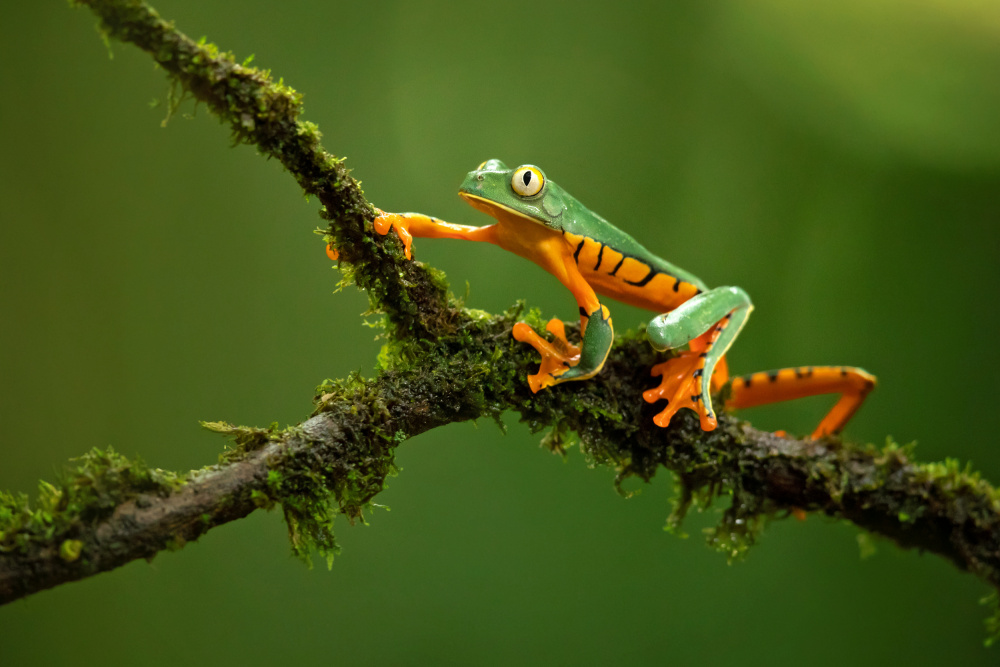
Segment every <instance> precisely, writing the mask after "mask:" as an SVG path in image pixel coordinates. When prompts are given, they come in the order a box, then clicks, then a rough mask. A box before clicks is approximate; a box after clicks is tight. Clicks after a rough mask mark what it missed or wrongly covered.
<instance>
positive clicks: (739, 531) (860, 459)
mask: <svg viewBox="0 0 1000 667" xmlns="http://www.w3.org/2000/svg"><path fill="white" fill-rule="evenodd" d="M517 313H518V310H513V311H511V312H509V313H506V314H504V315H501V316H496V317H491V318H484V319H480V320H469V321H468V322H467V324H465V325H463V326H461V327H459V328H458V329H457V330H456V331H455V332H454V333H453V334H452V335H449V336H443V337H441V338H440V339H439V340H438V341H437V342H436V343H435V344H433V345H427V344H425V345H422V346H421V354H420V355H418V356H416V357H415V358H414V359H413V360H412V361H409V362H404V361H401V360H400V361H398V363H397V364H396V365H395V366H394V367H391V368H388V369H385V370H384V371H383V372H382V373H381V374H380V375H379V377H378V378H376V379H373V380H369V381H362V380H360V379H354V380H350V381H347V382H340V383H330V384H329V385H326V386H324V387H321V393H320V395H319V396H318V397H317V400H316V413H315V414H314V416H313V417H311V418H310V419H308V420H306V421H304V422H303V423H302V424H300V425H298V426H295V427H292V428H289V429H286V430H285V431H282V432H277V431H265V430H257V431H254V430H250V429H235V428H233V429H225V428H222V427H220V426H219V425H213V429H214V430H220V428H222V430H229V431H230V432H232V433H233V434H235V435H241V434H242V435H247V434H249V435H248V437H245V438H242V444H241V445H240V447H238V448H237V449H236V450H234V451H233V452H231V453H229V454H227V455H226V457H225V458H226V459H227V462H226V463H224V464H221V465H218V466H213V467H210V468H207V469H203V470H200V471H195V472H192V473H189V474H188V475H187V476H185V477H182V478H181V477H176V478H174V477H172V478H171V479H173V480H175V481H173V482H172V483H171V484H168V485H163V484H161V485H160V486H158V487H156V488H153V489H146V490H145V492H142V493H133V494H131V495H130V497H124V498H122V497H116V498H115V502H113V503H108V502H106V500H107V497H108V496H107V495H106V494H97V495H94V496H93V497H92V498H91V500H90V501H89V504H82V505H81V504H79V503H72V501H70V504H71V505H72V506H73V507H74V509H73V510H72V512H74V513H75V516H71V517H67V516H62V517H60V521H59V522H58V524H59V525H60V526H63V527H64V528H63V530H62V531H61V532H58V533H56V534H51V535H48V534H37V535H33V536H32V539H28V540H21V541H20V542H18V541H17V540H15V539H13V538H15V537H16V534H11V533H9V532H8V533H7V535H6V536H5V537H3V538H2V539H0V550H2V551H3V553H0V602H8V601H10V600H13V599H17V598H19V597H23V596H24V595H28V594H30V593H32V592H35V591H38V590H42V589H45V588H49V587H51V586H54V585H57V584H59V583H63V582H67V581H73V580H76V579H81V578H83V577H87V576H90V575H92V574H96V573H98V572H102V571H106V570H109V569H113V568H115V567H118V566H120V565H123V564H125V563H127V562H129V561H131V560H134V559H137V558H151V557H153V556H154V555H155V554H156V553H157V552H159V551H161V550H164V549H175V548H177V547H178V546H181V545H183V544H184V543H185V542H187V541H190V540H193V539H196V538H197V537H199V536H201V535H202V534H204V533H205V532H206V531H208V530H210V529H211V528H213V527H215V526H217V525H220V524H223V523H226V522H228V521H232V520H233V519H237V518H241V517H243V516H246V515H247V514H249V513H250V512H252V511H254V510H255V509H257V508H259V507H271V506H273V505H274V504H275V503H278V502H280V503H281V504H282V506H283V508H284V510H285V514H286V518H287V519H288V524H289V532H290V534H291V537H292V543H293V546H294V547H295V548H296V551H298V552H299V553H300V554H303V553H306V552H307V551H308V549H309V548H310V547H315V548H318V549H319V551H320V552H321V554H324V555H327V556H330V555H332V554H333V553H334V552H335V551H336V544H335V543H334V542H333V533H332V530H331V527H332V526H331V522H332V517H333V516H334V514H335V513H337V512H341V513H344V514H346V515H347V516H349V517H352V518H355V517H360V516H361V513H362V510H363V509H364V507H365V506H366V505H367V504H369V503H370V502H371V501H372V499H373V498H374V497H375V495H376V494H377V493H378V492H379V491H380V490H381V489H382V488H383V486H384V483H385V479H386V477H387V476H388V475H390V474H392V472H393V466H392V457H393V453H394V451H395V448H396V446H398V444H399V443H401V442H403V441H404V440H405V439H407V438H409V437H412V436H414V435H417V434H420V433H423V432H425V431H428V430H430V429H433V428H435V427H438V426H442V425H445V424H448V423H452V422H458V421H465V420H469V419H475V418H479V417H491V418H493V417H497V416H498V415H499V414H500V412H501V411H504V410H515V411H517V412H519V413H520V414H521V416H522V418H523V419H524V420H525V421H527V422H528V423H530V424H532V425H533V426H535V427H537V428H543V427H552V428H554V429H555V432H556V434H557V436H556V437H555V438H550V439H549V444H550V445H551V446H552V447H553V448H554V449H561V448H562V447H564V446H565V444H566V441H565V440H560V437H559V435H558V434H565V433H569V432H573V433H577V434H579V436H580V446H581V449H582V450H583V451H584V453H585V454H586V456H588V457H589V458H590V459H591V460H594V461H595V462H597V463H601V464H604V465H608V466H610V467H612V468H614V469H615V470H616V471H617V473H618V477H619V480H623V479H625V478H627V477H630V476H637V477H640V478H642V479H645V480H649V479H650V478H652V477H653V475H655V474H656V472H657V470H659V469H660V467H663V468H666V469H667V470H670V471H671V472H673V473H675V474H676V475H677V476H678V478H679V479H680V480H681V482H682V489H683V493H682V495H681V501H682V506H681V507H679V508H678V510H679V511H678V517H677V518H679V516H680V515H682V514H683V511H684V509H685V507H684V506H683V504H684V503H685V502H688V501H690V500H695V501H698V502H710V501H711V500H712V499H714V498H717V497H722V498H724V499H726V500H727V501H728V502H729V507H728V509H726V510H725V512H724V513H723V515H722V519H721V521H720V523H719V525H718V526H717V527H716V528H715V529H714V530H713V531H712V533H711V535H710V538H709V541H710V542H711V543H712V544H713V545H714V546H715V547H716V548H718V549H719V550H721V551H723V552H724V553H726V554H727V555H729V556H730V557H733V556H739V555H741V554H742V552H743V551H744V550H745V549H746V548H747V547H748V546H750V545H751V544H752V543H753V541H754V539H755V536H756V534H757V532H758V531H759V530H760V529H761V528H762V527H763V526H764V524H765V522H766V521H767V520H768V519H770V518H773V517H779V518H780V517H783V516H785V515H787V514H788V513H789V512H790V511H792V510H793V509H805V510H808V511H811V512H816V513H823V514H826V515H828V516H831V517H837V518H843V519H847V520H849V521H852V522H853V523H855V524H857V525H858V526H860V527H862V528H864V529H866V530H869V531H871V532H872V533H874V534H878V535H882V536H884V537H887V538H890V539H892V540H894V541H896V542H897V543H898V544H899V545H901V546H903V547H911V548H918V549H921V550H926V551H930V552H933V553H937V554H939V555H941V556H943V557H945V558H947V559H949V560H951V561H952V562H953V563H955V564H956V565H957V566H958V567H960V568H961V569H966V570H969V571H971V572H973V573H975V574H977V575H979V576H980V577H982V578H983V579H984V580H985V581H987V582H988V583H989V584H991V585H992V586H994V587H997V588H1000V498H998V494H997V493H996V491H995V490H994V489H993V488H992V487H990V486H989V485H988V484H987V483H986V482H984V481H982V480H979V479H978V478H977V477H976V476H975V475H972V474H970V473H968V472H966V471H962V470H960V469H958V468H957V467H956V466H954V465H942V464H923V465H921V464H917V463H915V462H913V461H912V460H911V458H910V455H909V453H908V452H907V451H906V449H905V448H900V447H896V446H893V445H889V446H887V447H885V448H882V449H876V448H873V447H859V446H857V445H850V444H845V443H840V442H836V441H828V440H827V441H801V440H794V439H789V438H780V437H777V436H775V435H774V434H772V433H766V432H763V431H758V430H756V429H753V428H752V427H750V426H749V425H748V424H746V423H745V422H742V421H739V420H737V419H735V418H733V417H731V416H728V415H726V416H723V417H722V419H721V423H720V426H719V428H718V429H716V430H715V431H713V432H711V433H705V432H703V431H701V429H700V428H699V426H698V421H697V419H696V418H694V417H693V415H690V414H686V413H685V414H681V415H678V418H677V419H676V421H677V423H676V424H675V425H673V426H671V427H670V428H668V429H661V428H659V427H657V426H655V425H654V424H653V423H652V419H651V418H652V414H653V412H654V411H655V408H654V407H653V406H649V405H646V404H645V403H643V402H642V401H637V400H635V397H636V396H638V395H639V393H640V392H641V391H642V390H643V389H645V388H646V387H647V386H648V377H647V371H646V370H645V369H646V368H648V365H647V364H648V362H650V361H651V360H652V354H653V353H652V352H650V351H649V346H648V345H647V344H646V343H645V342H644V341H643V340H641V337H639V336H630V337H627V338H625V339H623V340H621V341H619V342H618V343H617V344H616V346H615V349H614V350H613V352H612V355H611V357H610V358H609V360H608V364H607V366H606V368H605V371H604V372H602V373H601V374H600V376H598V377H597V378H594V379H593V380H591V381H589V382H586V383H575V384H572V385H565V386H562V387H560V388H559V390H558V391H550V392H545V393H543V394H539V395H537V396H536V395H533V394H532V393H531V392H530V390H528V389H527V387H526V386H525V384H524V382H523V378H522V375H523V372H524V368H525V366H526V365H528V364H529V363H530V356H531V355H530V353H529V352H525V351H524V350H523V349H522V348H521V346H518V345H517V344H516V343H515V342H514V341H513V339H512V338H511V337H510V336H509V332H510V329H511V326H512V325H513V323H514V322H515V321H516V320H517V319H518V317H517ZM637 361H638V364H637ZM608 406H617V407H615V408H614V409H612V410H609V409H608ZM74 479H78V478H73V477H71V478H69V479H68V480H64V482H63V484H62V487H61V488H60V489H59V493H60V494H62V495H63V496H64V497H65V498H67V499H72V498H73V497H74V494H76V493H79V492H80V490H79V489H75V488H74V486H73V484H74ZM50 509H51V511H52V512H55V513H58V512H59V511H60V510H59V508H58V506H54V507H52V508H50ZM68 540H70V541H74V542H76V543H78V548H77V551H76V555H75V557H73V558H67V557H66V555H64V554H61V553H60V550H61V548H62V545H63V544H64V543H66V542H67V541H68ZM17 545H19V546H17Z"/></svg>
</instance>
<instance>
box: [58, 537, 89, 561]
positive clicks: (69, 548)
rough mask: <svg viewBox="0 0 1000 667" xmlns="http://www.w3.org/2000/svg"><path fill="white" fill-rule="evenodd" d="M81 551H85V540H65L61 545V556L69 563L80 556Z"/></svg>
mask: <svg viewBox="0 0 1000 667" xmlns="http://www.w3.org/2000/svg"><path fill="white" fill-rule="evenodd" d="M81 551H83V542H81V541H80V540H63V543H62V544H61V545H60V546H59V557H60V558H62V559H63V560H64V561H66V562H67V563H72V562H73V561H75V560H76V559H77V558H79V557H80V552H81Z"/></svg>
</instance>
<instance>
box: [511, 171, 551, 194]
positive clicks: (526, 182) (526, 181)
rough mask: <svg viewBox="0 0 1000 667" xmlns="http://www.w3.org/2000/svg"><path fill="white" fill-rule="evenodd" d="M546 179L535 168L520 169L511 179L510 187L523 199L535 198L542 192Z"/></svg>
mask: <svg viewBox="0 0 1000 667" xmlns="http://www.w3.org/2000/svg"><path fill="white" fill-rule="evenodd" d="M544 184H545V177H544V176H542V172H540V171H539V170H538V169H536V168H535V167H518V168H517V169H516V170H515V171H514V175H513V176H512V177H511V179H510V187H512V188H514V192H516V193H517V194H519V195H521V196H522V197H533V196H535V195H537V194H538V193H539V192H541V191H542V186H543V185H544Z"/></svg>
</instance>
